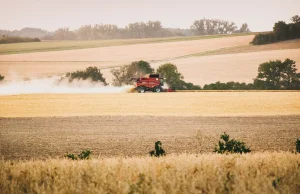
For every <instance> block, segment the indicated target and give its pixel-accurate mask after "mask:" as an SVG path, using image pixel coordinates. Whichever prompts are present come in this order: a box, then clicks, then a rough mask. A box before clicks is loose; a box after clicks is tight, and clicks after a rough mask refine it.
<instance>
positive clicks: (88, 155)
mask: <svg viewBox="0 0 300 194" xmlns="http://www.w3.org/2000/svg"><path fill="white" fill-rule="evenodd" d="M91 154H92V151H91V150H83V151H82V152H81V153H80V154H78V155H75V154H69V153H67V154H66V155H65V158H68V159H71V160H88V159H90V158H91Z"/></svg>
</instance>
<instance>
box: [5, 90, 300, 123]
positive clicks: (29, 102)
mask: <svg viewBox="0 0 300 194" xmlns="http://www.w3.org/2000/svg"><path fill="white" fill-rule="evenodd" d="M182 99H184V100H182ZM271 99H272V100H271ZM0 102H1V109H0V117H47V116H93V115H94V116H95V115H120V116H126V115H154V116H264V115H266V116H267V115H273V116H274V115H297V114H300V93H299V92H203V93H202V92H195V93H179V92H178V93H177V92H174V93H159V94H157V93H152V92H151V93H146V94H139V93H119V94H24V95H12V96H0Z"/></svg>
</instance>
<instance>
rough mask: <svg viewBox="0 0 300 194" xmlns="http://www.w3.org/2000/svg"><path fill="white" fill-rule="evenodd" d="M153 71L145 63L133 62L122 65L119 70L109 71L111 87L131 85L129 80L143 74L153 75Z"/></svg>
mask: <svg viewBox="0 0 300 194" xmlns="http://www.w3.org/2000/svg"><path fill="white" fill-rule="evenodd" d="M153 72H154V69H152V68H151V66H150V64H149V63H148V62H146V61H142V60H141V61H135V62H132V63H131V64H130V65H123V66H122V67H119V68H114V69H112V70H111V73H112V74H113V76H114V78H113V85H114V86H122V85H129V84H132V81H131V78H134V77H141V76H143V75H145V74H150V73H153Z"/></svg>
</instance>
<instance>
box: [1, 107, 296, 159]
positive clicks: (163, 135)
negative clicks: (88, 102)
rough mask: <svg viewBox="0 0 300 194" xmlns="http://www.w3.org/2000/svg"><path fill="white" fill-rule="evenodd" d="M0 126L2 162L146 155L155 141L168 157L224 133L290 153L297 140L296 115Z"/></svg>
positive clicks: (258, 147) (207, 146) (52, 120)
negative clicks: (84, 153) (88, 153)
mask: <svg viewBox="0 0 300 194" xmlns="http://www.w3.org/2000/svg"><path fill="white" fill-rule="evenodd" d="M160 111H163V110H160ZM0 123H1V131H0V134H1V136H0V158H1V157H4V158H5V159H30V158H35V159H36V158H41V159H44V158H47V157H63V155H64V154H65V153H67V152H69V153H77V152H79V151H80V150H83V149H91V150H93V156H95V157H96V156H98V155H101V156H109V157H111V156H147V155H148V152H149V151H150V150H152V149H153V146H154V142H155V141H158V140H159V141H161V142H162V143H163V147H164V149H165V150H166V151H167V153H168V154H171V153H184V152H186V153H200V152H209V153H212V151H213V150H214V147H215V145H216V144H217V142H218V140H219V137H220V135H221V134H222V133H223V132H226V133H228V134H230V136H231V137H232V138H237V139H239V140H242V141H244V142H245V143H246V145H248V146H249V147H250V148H251V149H252V150H253V151H256V152H257V151H288V150H294V149H295V145H294V143H295V141H296V138H297V137H299V136H300V116H264V117H179V116H177V117H174V116H169V117H161V116H86V117H43V118H42V117H39V118H0Z"/></svg>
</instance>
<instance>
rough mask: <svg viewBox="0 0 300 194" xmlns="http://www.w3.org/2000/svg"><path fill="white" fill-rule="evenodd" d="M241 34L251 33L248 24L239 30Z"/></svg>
mask: <svg viewBox="0 0 300 194" xmlns="http://www.w3.org/2000/svg"><path fill="white" fill-rule="evenodd" d="M238 32H239V33H245V32H250V29H249V28H248V24H247V23H244V24H242V26H241V28H240V29H239V30H238Z"/></svg>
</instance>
